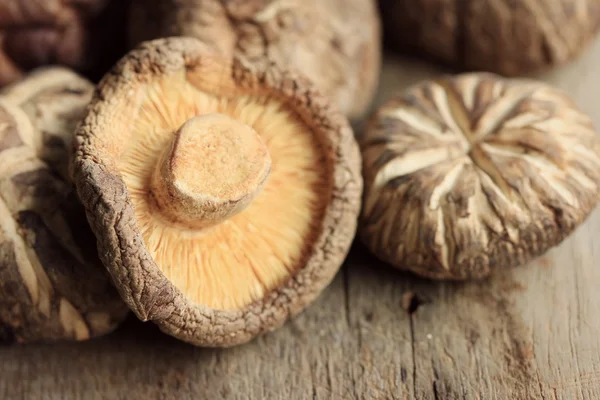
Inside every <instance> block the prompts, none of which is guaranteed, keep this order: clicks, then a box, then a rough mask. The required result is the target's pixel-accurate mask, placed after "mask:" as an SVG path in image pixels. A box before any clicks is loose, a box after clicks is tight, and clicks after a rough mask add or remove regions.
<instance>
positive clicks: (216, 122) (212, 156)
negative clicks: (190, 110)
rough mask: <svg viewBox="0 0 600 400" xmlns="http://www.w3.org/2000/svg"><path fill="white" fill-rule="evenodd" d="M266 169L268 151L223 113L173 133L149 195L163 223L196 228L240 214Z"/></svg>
mask: <svg viewBox="0 0 600 400" xmlns="http://www.w3.org/2000/svg"><path fill="white" fill-rule="evenodd" d="M270 170H271V158H270V156H269V152H268V149H267V146H266V145H265V143H264V142H263V140H262V139H261V137H260V136H259V135H258V134H257V133H256V131H254V129H252V128H251V127H250V126H248V125H245V124H242V123H240V122H238V121H236V120H235V119H233V118H231V117H228V116H226V115H223V114H217V113H215V114H206V115H201V116H197V117H193V118H191V119H189V120H188V121H186V122H185V123H184V124H183V125H182V126H181V128H179V130H178V131H177V132H176V133H175V135H174V138H173V141H172V143H171V145H170V146H168V147H167V148H166V149H165V151H164V152H163V154H162V155H161V157H160V160H159V162H158V164H157V166H156V170H155V171H154V174H153V176H152V182H151V188H150V190H151V193H152V196H153V197H154V199H155V201H156V205H157V206H158V208H159V209H160V210H161V213H162V214H163V215H164V216H165V217H166V219H168V220H169V221H170V222H172V223H174V224H176V225H180V226H184V227H187V228H192V229H198V228H204V227H207V226H211V225H214V224H218V223H220V222H223V221H225V220H226V219H227V218H229V217H231V216H233V215H235V214H237V213H239V212H241V211H243V210H244V209H245V208H246V207H247V206H248V205H249V204H250V203H251V202H252V200H254V198H255V197H256V196H257V195H258V193H260V191H261V189H262V188H263V186H264V184H265V182H266V180H267V177H268V176H269V172H270Z"/></svg>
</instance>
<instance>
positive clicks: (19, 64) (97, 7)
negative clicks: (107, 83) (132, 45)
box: [0, 0, 127, 86]
mask: <svg viewBox="0 0 600 400" xmlns="http://www.w3.org/2000/svg"><path fill="white" fill-rule="evenodd" d="M126 3H127V1H123V0H69V1H64V0H1V1H0V44H1V50H0V86H1V85H4V84H7V83H10V82H13V81H16V80H18V79H20V78H21V77H23V76H24V74H26V73H27V71H29V70H31V69H33V68H36V67H39V66H42V65H49V64H62V65H67V66H69V67H72V68H76V69H77V70H80V71H82V72H86V73H89V74H94V73H96V74H97V73H103V72H104V71H105V70H106V69H108V68H110V66H111V64H112V63H113V62H114V61H116V60H115V57H119V56H120V55H121V54H119V53H120V52H122V51H123V50H122V49H121V48H120V46H119V43H123V38H121V40H118V39H119V37H120V36H125V32H124V29H125V28H124V26H125V23H124V22H125V18H126V14H125V10H126V7H125V4H126ZM100 71H102V72H100Z"/></svg>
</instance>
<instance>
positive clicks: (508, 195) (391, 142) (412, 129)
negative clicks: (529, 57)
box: [360, 74, 600, 279]
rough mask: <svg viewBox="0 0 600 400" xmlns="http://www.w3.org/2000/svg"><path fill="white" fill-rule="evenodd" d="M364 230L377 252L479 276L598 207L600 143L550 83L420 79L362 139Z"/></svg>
mask: <svg viewBox="0 0 600 400" xmlns="http://www.w3.org/2000/svg"><path fill="white" fill-rule="evenodd" d="M361 145H362V154H363V174H364V179H365V197H364V205H363V210H362V215H361V232H360V235H361V237H362V239H363V241H364V242H365V243H366V245H367V246H368V247H369V248H370V249H371V251H373V252H374V253H375V254H376V255H377V256H378V257H380V258H381V259H383V260H385V261H387V262H388V263H390V264H392V265H394V266H396V267H398V268H402V269H407V270H410V271H413V272H415V273H417V274H419V275H423V276H426V277H431V278H445V279H467V278H481V277H484V276H486V275H488V274H489V273H490V272H491V271H493V270H494V269H501V268H506V267H510V266H515V265H519V264H523V263H525V262H527V261H528V260H530V259H532V258H533V257H536V256H538V255H541V254H542V253H544V252H545V251H546V250H548V249H549V248H551V247H553V246H555V245H557V244H558V243H559V242H561V241H562V240H563V239H564V238H565V237H566V236H567V235H569V234H570V233H571V232H572V231H573V230H574V229H575V227H576V226H577V225H578V224H579V223H581V222H582V221H583V220H584V219H585V218H586V217H587V215H588V214H589V213H590V212H591V210H592V209H593V207H594V206H595V205H596V203H597V201H598V198H599V187H598V186H599V182H600V140H599V139H598V136H597V134H596V132H595V129H594V127H593V125H592V121H591V120H590V118H589V117H587V116H586V115H585V114H583V113H582V112H581V111H580V110H579V109H578V108H577V106H576V105H575V104H574V103H573V102H572V101H571V100H570V99H569V98H568V97H567V96H566V95H565V94H564V93H562V92H560V91H558V90H557V89H554V88H552V87H550V86H548V85H546V84H544V83H540V82H535V81H529V80H515V79H512V80H511V79H503V78H501V77H499V76H496V75H492V74H463V75H458V76H455V77H442V78H441V79H438V80H432V81H426V82H423V83H421V84H418V85H415V86H413V87H411V88H409V89H408V90H406V92H404V93H403V94H402V95H400V96H397V97H395V98H392V99H390V100H389V101H388V102H387V103H386V104H384V105H383V106H382V107H381V108H380V109H379V110H378V111H377V113H376V114H375V116H374V117H373V119H372V120H371V122H370V125H369V127H368V129H367V132H366V134H365V137H364V140H363V141H362V143H361Z"/></svg>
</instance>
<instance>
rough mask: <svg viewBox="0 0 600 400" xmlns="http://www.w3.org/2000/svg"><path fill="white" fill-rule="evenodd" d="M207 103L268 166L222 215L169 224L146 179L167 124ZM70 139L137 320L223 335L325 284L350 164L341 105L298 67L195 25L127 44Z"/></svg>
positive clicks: (354, 193)
mask: <svg viewBox="0 0 600 400" xmlns="http://www.w3.org/2000/svg"><path fill="white" fill-rule="evenodd" d="M214 112H219V113H221V114H224V115H227V116H229V117H230V118H232V119H236V120H238V121H241V122H244V123H245V124H246V125H249V126H251V127H253V129H254V130H255V131H256V132H257V133H258V134H259V135H260V136H261V137H262V139H264V142H265V143H266V144H267V147H268V148H269V152H270V156H271V158H272V165H271V174H270V176H269V178H268V180H267V181H266V184H265V186H264V189H263V190H262V191H261V192H260V193H259V194H258V196H257V197H256V199H255V200H254V201H253V202H252V203H251V205H250V206H249V207H248V208H247V209H245V210H244V211H243V212H241V213H239V214H237V215H236V216H234V217H232V218H231V220H228V221H226V222H223V223H221V224H218V225H216V226H214V227H209V228H206V229H205V230H202V229H196V228H195V227H188V228H187V229H183V228H182V227H181V226H179V225H178V224H173V225H172V226H169V225H168V224H166V223H165V222H164V215H163V217H160V218H159V217H157V215H159V211H160V210H159V211H157V209H156V208H153V206H152V198H153V197H154V196H152V195H151V192H149V191H148V190H147V186H152V184H151V182H154V181H153V180H152V179H153V178H152V177H151V176H153V175H152V174H153V173H155V172H153V171H159V170H162V169H161V168H160V167H156V164H157V163H158V164H160V163H159V161H158V160H159V159H160V154H161V152H163V151H164V150H165V149H168V148H169V145H168V143H169V141H170V140H172V138H173V133H174V132H175V131H177V130H179V131H178V135H179V136H178V137H179V138H181V134H182V133H181V131H182V129H180V126H181V125H182V124H183V123H184V122H185V121H186V120H187V121H190V119H191V120H192V121H194V119H193V118H194V117H196V116H202V115H205V114H210V113H214ZM200 124H201V125H202V122H200ZM186 131H187V130H186ZM200 139H202V135H199V136H198V140H200ZM173 147H176V146H173ZM140 148H141V149H143V150H142V151H141V152H138V151H137V150H136V149H140ZM74 151H75V152H74V158H73V164H72V173H73V176H74V180H75V182H76V186H77V189H78V193H79V195H80V198H81V199H82V202H83V203H84V205H85V206H86V211H87V215H88V219H89V221H90V224H91V226H92V228H93V230H94V232H95V234H96V237H97V239H98V246H99V250H100V251H99V252H100V254H101V256H102V259H103V262H104V264H105V266H106V267H107V268H108V270H109V272H110V273H111V275H112V277H113V280H114V281H115V284H116V286H117V288H118V289H119V291H120V293H121V296H122V297H123V299H124V300H125V302H126V303H127V304H128V305H129V306H130V308H131V309H132V310H133V312H134V313H135V314H136V315H137V316H138V317H139V318H140V319H141V320H144V321H148V320H150V321H153V322H154V323H156V324H157V325H158V326H159V327H160V329H161V330H163V331H164V332H166V333H168V334H170V335H172V336H174V337H177V338H179V339H181V340H184V341H187V342H189V343H192V344H196V345H202V346H231V345H235V344H240V343H244V342H247V341H249V340H250V339H252V338H253V337H255V336H256V335H258V334H261V333H263V332H266V331H269V330H272V329H274V328H277V327H278V326H280V325H282V324H283V323H284V322H285V320H286V319H287V318H289V317H291V316H293V315H295V314H296V313H298V312H299V311H301V310H302V309H303V308H304V307H305V306H307V305H308V304H309V303H310V302H311V301H313V300H314V299H315V298H316V297H317V295H318V294H319V293H320V292H321V291H322V290H323V289H324V288H325V287H326V286H327V285H328V284H329V282H330V281H331V279H332V278H333V276H334V275H335V273H336V272H337V270H338V269H339V267H340V265H341V263H342V262H343V260H344V258H345V256H346V254H347V252H348V250H349V247H350V245H351V242H352V240H353V237H354V233H355V230H356V222H357V221H356V220H357V218H358V212H359V209H360V196H361V193H362V177H361V175H360V152H359V150H358V146H357V144H356V141H355V140H354V137H353V134H352V131H351V129H350V127H349V124H348V121H347V120H346V118H344V116H343V115H342V114H341V113H340V112H338V111H337V110H336V108H335V107H333V106H331V105H330V104H329V102H328V100H327V99H326V98H325V97H323V96H321V95H320V94H319V92H318V91H317V90H315V89H314V88H313V86H312V85H311V84H310V83H309V82H308V81H307V80H306V79H304V78H302V77H301V76H300V75H298V74H297V73H295V72H293V71H289V70H284V69H281V68H280V67H279V66H277V65H276V64H273V63H264V64H262V65H259V64H249V63H246V62H245V61H244V60H243V59H240V58H238V57H235V56H234V57H229V56H226V55H223V54H222V53H220V52H218V51H216V50H214V48H212V47H209V46H207V45H205V44H203V43H202V42H200V41H199V40H197V39H193V38H175V37H173V38H165V39H159V40H155V41H150V42H145V43H143V44H141V45H140V46H138V48H136V49H135V50H133V51H131V52H130V53H129V54H127V55H126V56H125V57H124V58H123V59H122V60H121V61H120V62H119V63H118V64H117V65H116V66H115V68H114V69H113V70H112V71H111V72H110V73H109V74H107V76H105V78H104V79H103V80H102V81H101V82H100V84H99V86H98V89H97V94H96V95H95V97H94V99H93V100H92V102H91V105H90V108H89V113H88V115H87V117H86V118H85V119H84V120H83V122H82V124H81V125H80V128H79V130H78V132H77V134H76V139H75V145H74ZM228 158H231V157H228ZM289 160H296V161H295V162H297V163H299V165H298V166H294V165H290V164H289ZM193 163H194V164H197V160H193ZM165 165H167V166H168V165H170V164H168V163H167V164H165ZM201 170H202V168H195V171H197V172H198V173H201V172H202V171H201ZM181 176H183V175H181ZM159 183H160V182H159ZM259 184H260V182H257V185H259ZM200 186H202V185H200ZM259 186H260V185H259ZM171 199H172V198H171ZM168 200H169V196H165V201H168ZM155 201H156V202H158V201H159V200H158V199H155ZM161 201H162V200H161ZM161 204H162V203H161ZM161 218H162V219H161ZM240 232H241V233H240ZM278 240H281V241H282V242H278ZM207 243H208V244H207ZM278 243H280V244H281V245H278ZM286 246H287V247H286ZM254 248H256V249H257V250H256V251H257V252H258V251H259V250H260V251H263V250H262V249H263V248H267V250H264V251H265V252H266V254H265V255H264V257H262V258H252V257H254V255H253V254H251V253H253V251H254ZM261 254H262V253H261ZM186 257H187V258H186ZM281 260H288V261H289V262H290V263H291V264H290V263H288V264H285V263H284V264H285V265H284V264H282V262H283V261H281ZM282 266H285V267H286V268H289V270H286V269H283V268H282ZM219 274H222V275H219ZM273 274H275V275H273ZM277 274H279V275H277ZM216 275H219V276H218V279H216V278H215V276H216ZM261 279H263V281H261ZM196 286H197V287H196ZM230 286H231V287H230Z"/></svg>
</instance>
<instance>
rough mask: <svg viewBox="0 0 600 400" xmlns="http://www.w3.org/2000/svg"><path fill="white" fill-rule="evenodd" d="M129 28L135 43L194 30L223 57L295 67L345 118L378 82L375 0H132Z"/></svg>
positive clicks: (360, 108) (357, 111)
mask: <svg viewBox="0 0 600 400" xmlns="http://www.w3.org/2000/svg"><path fill="white" fill-rule="evenodd" d="M129 26H130V36H129V38H130V42H131V44H132V45H136V44H138V43H140V42H142V41H144V40H150V39H157V38H161V37H168V36H191V37H196V38H198V39H200V40H202V41H203V42H204V43H206V44H208V45H212V46H215V47H216V48H217V49H219V50H220V51H222V52H223V53H224V54H226V55H227V56H231V55H236V56H239V57H244V58H245V59H246V60H248V61H251V62H259V63H261V62H266V61H267V60H273V61H275V62H277V63H278V64H279V65H282V66H283V67H289V68H294V69H296V70H297V71H300V72H301V73H302V74H303V75H305V76H306V77H307V78H309V79H310V80H312V81H313V82H314V83H315V85H316V86H317V88H319V89H320V90H321V92H323V93H324V94H325V95H327V96H328V97H329V98H330V99H332V101H333V103H335V104H336V105H337V106H338V108H340V109H341V111H342V112H343V113H345V114H346V115H347V116H348V117H350V118H357V117H359V116H360V115H362V114H363V113H364V112H365V110H366V109H367V107H369V105H370V103H371V99H372V98H373V96H374V95H375V90H376V87H377V84H378V80H379V70H380V64H381V44H380V41H381V32H380V29H381V28H380V21H379V14H378V12H377V6H376V1H375V0H292V1H289V0H276V1H267V0H250V1H249V0H234V1H231V0H227V1H226V0H208V1H205V0H202V1H200V0H192V1H186V2H181V1H177V0H155V1H152V2H148V1H145V0H134V1H133V4H132V11H131V14H130V25H129Z"/></svg>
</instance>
